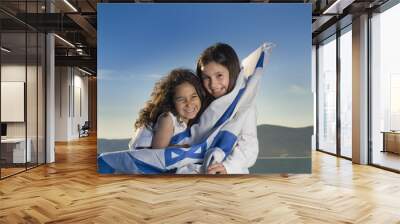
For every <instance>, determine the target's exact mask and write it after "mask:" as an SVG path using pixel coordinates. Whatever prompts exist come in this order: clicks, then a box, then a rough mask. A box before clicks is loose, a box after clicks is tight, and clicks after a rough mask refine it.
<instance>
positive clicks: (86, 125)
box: [82, 121, 90, 129]
mask: <svg viewBox="0 0 400 224" xmlns="http://www.w3.org/2000/svg"><path fill="white" fill-rule="evenodd" d="M89 127H90V126H89V121H85V124H83V126H82V129H89Z"/></svg>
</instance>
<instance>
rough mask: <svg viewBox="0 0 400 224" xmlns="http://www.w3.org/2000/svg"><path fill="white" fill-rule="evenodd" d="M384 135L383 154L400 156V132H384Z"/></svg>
mask: <svg viewBox="0 0 400 224" xmlns="http://www.w3.org/2000/svg"><path fill="white" fill-rule="evenodd" d="M382 133H383V150H382V152H393V153H397V154H400V132H399V131H382Z"/></svg>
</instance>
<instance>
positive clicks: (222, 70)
mask: <svg viewBox="0 0 400 224" xmlns="http://www.w3.org/2000/svg"><path fill="white" fill-rule="evenodd" d="M201 79H202V80H203V86H204V88H205V89H206V90H207V92H208V93H209V94H211V95H212V96H213V97H215V98H219V97H221V96H223V95H225V94H227V93H228V90H229V70H228V69H227V68H226V67H225V66H223V65H221V64H218V63H215V62H210V63H208V64H206V65H205V66H202V67H201Z"/></svg>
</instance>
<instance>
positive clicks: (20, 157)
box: [1, 138, 32, 163]
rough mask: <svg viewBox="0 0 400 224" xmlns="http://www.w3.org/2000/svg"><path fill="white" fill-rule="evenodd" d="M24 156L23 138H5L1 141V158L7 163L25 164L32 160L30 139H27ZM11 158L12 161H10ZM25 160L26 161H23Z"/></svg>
mask: <svg viewBox="0 0 400 224" xmlns="http://www.w3.org/2000/svg"><path fill="white" fill-rule="evenodd" d="M27 142H28V144H27V146H28V147H26V154H25V138H6V139H1V157H2V159H5V160H6V162H7V163H25V162H30V161H31V158H32V154H31V145H32V141H31V139H30V138H28V139H27ZM11 158H12V159H11ZM25 158H27V161H25Z"/></svg>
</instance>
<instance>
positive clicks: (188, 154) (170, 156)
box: [164, 142, 207, 167]
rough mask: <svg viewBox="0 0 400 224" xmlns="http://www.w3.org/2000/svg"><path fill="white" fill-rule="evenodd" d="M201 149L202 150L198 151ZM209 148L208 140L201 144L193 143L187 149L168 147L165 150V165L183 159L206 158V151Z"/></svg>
mask: <svg viewBox="0 0 400 224" xmlns="http://www.w3.org/2000/svg"><path fill="white" fill-rule="evenodd" d="M199 149H200V152H198V153H197V151H198V150H199ZM206 150H207V142H203V143H201V144H197V145H193V146H192V147H190V149H188V150H187V151H185V150H183V149H181V148H173V147H171V148H166V149H165V151H164V158H165V166H167V167H168V166H170V165H173V164H175V163H177V162H179V161H181V160H183V159H186V158H191V159H202V158H204V155H205V152H206Z"/></svg>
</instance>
